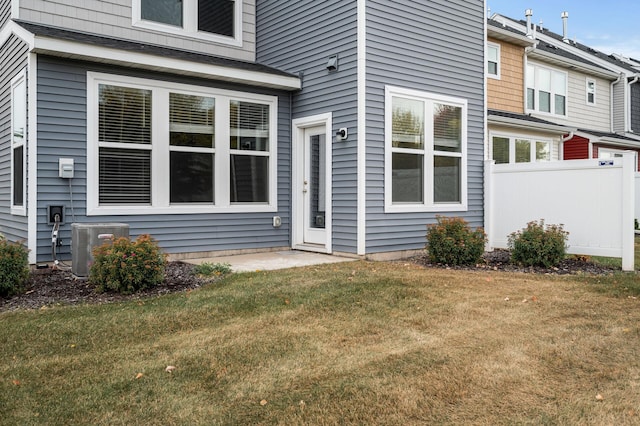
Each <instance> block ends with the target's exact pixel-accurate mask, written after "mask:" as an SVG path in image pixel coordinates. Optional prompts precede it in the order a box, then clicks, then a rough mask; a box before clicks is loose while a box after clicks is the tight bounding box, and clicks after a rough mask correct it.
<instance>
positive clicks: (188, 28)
mask: <svg viewBox="0 0 640 426" xmlns="http://www.w3.org/2000/svg"><path fill="white" fill-rule="evenodd" d="M182 14H183V24H182V27H178V26H174V25H169V24H163V23H161V22H154V21H149V20H145V19H142V0H132V2H131V17H132V25H133V26H134V27H138V28H144V29H148V30H154V31H159V32H163V33H169V34H174V35H180V36H186V37H191V38H195V39H199V40H206V41H212V42H214V43H219V44H226V45H229V46H235V47H241V46H242V0H236V1H235V2H234V11H233V19H234V22H233V28H234V36H233V37H226V36H223V35H219V34H213V33H207V32H204V31H198V0H184V2H183V10H182Z"/></svg>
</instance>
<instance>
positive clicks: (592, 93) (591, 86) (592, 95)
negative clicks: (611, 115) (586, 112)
mask: <svg viewBox="0 0 640 426" xmlns="http://www.w3.org/2000/svg"><path fill="white" fill-rule="evenodd" d="M585 100H586V102H587V105H595V104H596V81H595V80H594V79H593V78H588V77H587V79H586V82H585Z"/></svg>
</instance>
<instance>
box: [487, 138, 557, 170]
mask: <svg viewBox="0 0 640 426" xmlns="http://www.w3.org/2000/svg"><path fill="white" fill-rule="evenodd" d="M490 136H491V137H490V140H491V145H490V156H491V159H492V160H494V161H495V163H496V164H514V163H534V162H541V161H551V149H552V146H553V142H552V141H551V140H550V139H546V138H539V137H532V136H526V135H510V134H505V133H493V132H492V133H491V135H490Z"/></svg>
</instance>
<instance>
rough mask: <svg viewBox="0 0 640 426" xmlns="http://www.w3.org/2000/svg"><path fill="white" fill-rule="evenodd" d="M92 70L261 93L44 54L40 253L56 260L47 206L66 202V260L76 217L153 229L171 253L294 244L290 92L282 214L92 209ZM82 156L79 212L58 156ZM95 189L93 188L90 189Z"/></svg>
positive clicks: (282, 103)
mask: <svg viewBox="0 0 640 426" xmlns="http://www.w3.org/2000/svg"><path fill="white" fill-rule="evenodd" d="M87 71H98V72H108V73H112V74H120V75H131V76H137V77H144V78H152V79H158V80H163V81H173V82H178V83H184V84H193V85H200V86H210V87H220V88H224V89H229V90H238V91H244V92H253V93H256V89H255V88H247V87H243V86H237V85H229V84H225V83H218V82H213V81H205V80H196V79H188V78H184V77H178V76H173V75H162V74H153V73H141V72H138V71H134V70H130V69H121V68H109V67H106V66H103V65H98V64H89V63H81V62H73V61H63V60H59V59H56V58H50V57H40V58H39V61H38V99H39V103H38V120H39V123H38V132H39V140H38V194H39V197H38V198H39V201H38V219H37V221H38V251H37V254H38V260H39V261H46V260H50V259H51V248H50V235H51V229H50V226H48V225H47V218H46V209H47V205H51V204H63V205H65V207H66V211H65V214H66V221H65V222H66V223H65V224H64V225H63V226H62V230H61V238H62V240H63V241H64V246H63V247H62V248H61V250H60V256H61V257H62V258H63V259H69V258H70V252H69V241H70V234H71V226H70V223H71V222H72V221H74V220H75V221H76V222H82V223H105V222H124V223H128V224H129V225H130V233H131V235H132V236H137V235H140V234H151V235H152V236H153V237H154V238H156V239H157V240H158V241H159V243H160V246H161V247H162V248H163V249H164V250H165V251H166V252H167V253H185V252H187V253H192V252H208V251H218V250H241V249H261V248H273V247H285V246H290V222H291V221H290V216H291V215H290V204H291V202H290V194H291V188H290V184H289V182H290V163H291V160H290V157H291V148H290V145H291V144H290V140H291V139H290V121H289V95H288V94H287V93H282V92H275V91H264V92H260V93H263V94H269V95H276V96H279V101H278V105H279V111H278V141H277V144H278V211H277V212H276V213H273V212H271V213H233V214H231V213H219V214H214V213H212V214H189V215H180V214H176V215H167V214H162V215H154V214H151V215H129V216H91V217H87V216H86V193H87V190H88V189H87V187H86V185H87V161H86V160H87V159H86V148H87V136H86V114H87V113H86V108H87V106H86V105H87V100H86V73H87ZM60 157H71V158H74V160H75V176H74V178H73V179H72V184H73V187H72V188H73V211H74V213H75V219H74V218H72V217H71V214H72V212H71V201H70V199H71V197H70V193H69V187H68V182H67V181H65V180H63V179H60V178H58V158H60ZM89 190H91V189H89ZM274 215H279V216H281V217H282V222H283V224H282V227H280V228H277V229H275V228H273V226H272V217H273V216H274Z"/></svg>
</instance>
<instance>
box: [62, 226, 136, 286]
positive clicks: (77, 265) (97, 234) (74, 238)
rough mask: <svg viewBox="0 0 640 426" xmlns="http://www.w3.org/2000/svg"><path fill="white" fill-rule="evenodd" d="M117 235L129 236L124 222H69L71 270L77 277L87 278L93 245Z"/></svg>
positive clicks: (100, 243)
mask: <svg viewBox="0 0 640 426" xmlns="http://www.w3.org/2000/svg"><path fill="white" fill-rule="evenodd" d="M119 237H129V225H127V224H126V223H72V224H71V272H72V273H73V275H75V276H76V277H79V278H87V277H88V276H89V269H90V266H91V262H93V255H92V254H91V251H92V250H93V248H94V247H96V246H99V245H102V244H104V243H105V242H106V241H109V240H113V239H115V238H119Z"/></svg>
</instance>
